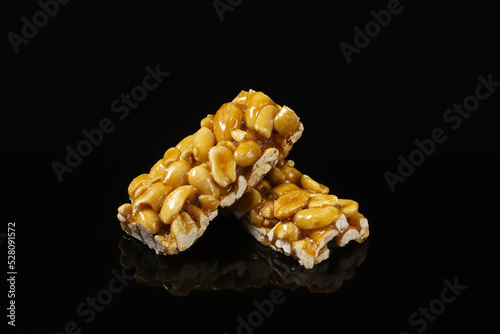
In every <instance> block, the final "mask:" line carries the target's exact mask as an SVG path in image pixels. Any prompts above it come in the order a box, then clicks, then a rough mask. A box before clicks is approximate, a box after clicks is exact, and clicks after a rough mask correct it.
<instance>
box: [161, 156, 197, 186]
mask: <svg viewBox="0 0 500 334" xmlns="http://www.w3.org/2000/svg"><path fill="white" fill-rule="evenodd" d="M190 169H191V166H190V165H189V163H188V162H187V161H185V160H179V161H176V162H174V163H172V164H170V166H168V168H167V169H166V170H165V172H164V173H163V175H162V178H161V179H162V182H163V183H165V184H166V185H168V186H170V187H172V188H173V189H175V188H177V187H180V186H183V185H186V184H187V182H188V177H187V173H188V172H189V170H190Z"/></svg>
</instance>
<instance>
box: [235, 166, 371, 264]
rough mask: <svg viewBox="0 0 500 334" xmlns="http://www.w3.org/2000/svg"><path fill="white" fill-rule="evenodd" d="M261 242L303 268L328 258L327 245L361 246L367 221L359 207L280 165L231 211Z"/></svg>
mask: <svg viewBox="0 0 500 334" xmlns="http://www.w3.org/2000/svg"><path fill="white" fill-rule="evenodd" d="M231 209H232V211H233V212H234V213H235V215H236V216H237V217H239V218H241V219H242V221H243V225H244V226H245V228H246V229H247V230H248V232H249V233H250V234H251V235H252V236H253V237H254V238H255V239H257V240H258V241H259V242H260V243H262V244H264V245H266V246H269V247H270V248H272V249H274V250H276V251H279V252H282V253H284V254H286V255H289V256H292V257H294V258H296V259H297V260H298V261H299V263H300V264H301V265H302V266H304V267H305V268H307V269H310V268H312V267H313V266H314V265H315V264H316V263H320V262H321V261H323V260H325V259H327V258H328V257H329V254H330V251H329V249H328V246H327V244H328V243H329V242H330V241H331V240H333V241H334V242H335V243H336V244H337V245H338V246H340V247H343V246H345V245H346V244H347V243H348V242H349V241H351V240H355V241H357V242H359V243H362V242H363V241H364V240H366V238H367V237H368V235H369V226H368V220H367V219H366V218H365V217H364V216H363V215H362V214H361V213H359V212H358V203H357V202H355V201H353V200H350V199H339V198H338V197H337V196H335V195H333V194H330V190H329V188H328V187H327V186H325V185H323V184H320V183H318V182H316V181H315V180H313V179H312V178H311V177H310V176H308V175H305V174H302V173H301V172H300V171H298V170H297V169H296V168H295V167H294V162H293V161H291V160H288V161H280V162H279V163H278V164H277V165H276V166H275V167H273V168H272V169H271V171H270V172H269V173H268V174H267V175H266V177H265V178H264V179H263V180H261V181H260V182H259V183H258V184H257V185H256V186H255V188H254V189H252V190H251V191H249V192H247V193H245V194H244V195H243V196H242V198H241V199H240V200H238V201H237V202H236V203H235V204H234V205H233V207H232V208H231Z"/></svg>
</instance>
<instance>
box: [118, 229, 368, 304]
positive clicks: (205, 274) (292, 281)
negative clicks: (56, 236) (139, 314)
mask: <svg viewBox="0 0 500 334" xmlns="http://www.w3.org/2000/svg"><path fill="white" fill-rule="evenodd" d="M234 232H235V233H238V232H239V233H241V231H234ZM245 237H246V236H245V235H243V237H242V238H236V239H231V240H230V241H229V243H228V244H226V245H225V247H224V248H223V249H221V250H220V251H214V250H213V249H212V250H209V251H208V252H207V251H206V250H200V249H197V251H194V252H189V253H184V254H179V256H174V257H172V256H168V257H167V256H158V255H156V254H154V253H153V251H152V250H150V249H148V248H147V247H144V246H143V245H142V244H141V243H140V242H138V241H137V240H135V239H132V238H130V237H126V236H122V238H121V239H120V242H119V248H120V263H121V265H122V266H123V267H124V268H127V269H131V268H135V279H136V281H137V282H138V283H140V284H143V285H147V286H152V287H163V288H164V289H165V290H167V291H168V292H169V293H170V294H172V295H175V296H187V295H189V294H190V293H191V292H193V291H195V290H197V291H205V290H214V291H219V290H222V289H229V290H235V291H246V290H249V289H251V288H260V287H263V286H266V285H269V284H272V285H274V286H276V287H278V288H281V289H289V288H292V289H293V288H296V287H297V286H301V287H306V288H307V289H308V290H309V291H311V292H315V293H331V292H334V291H336V290H337V289H338V288H339V287H340V286H342V284H343V282H344V280H348V279H350V278H352V277H353V276H354V274H355V271H356V268H357V267H359V266H360V265H361V264H362V263H363V262H364V260H365V258H366V255H367V252H368V242H365V243H363V244H350V245H349V246H348V247H342V248H337V249H334V250H333V251H332V256H331V257H330V258H329V259H328V260H326V261H323V262H322V263H320V264H319V265H317V266H315V267H314V268H313V269H305V268H304V267H302V266H300V265H299V264H298V263H297V261H295V260H293V259H292V258H290V257H288V256H285V255H283V254H281V253H278V252H275V251H273V250H271V249H270V248H268V247H265V246H262V245H261V244H259V243H257V242H255V241H254V240H253V239H250V238H245ZM203 241H205V239H203ZM209 242H216V240H209ZM226 246H227V247H226Z"/></svg>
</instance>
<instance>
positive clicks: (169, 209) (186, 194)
mask: <svg viewBox="0 0 500 334" xmlns="http://www.w3.org/2000/svg"><path fill="white" fill-rule="evenodd" d="M196 192H197V189H196V187H195V186H192V185H187V186H182V187H179V188H177V189H175V190H174V191H172V192H171V193H170V194H168V196H167V198H166V199H165V201H164V202H163V205H162V207H161V210H160V219H161V221H162V222H163V223H164V224H170V223H172V220H173V218H174V216H175V215H176V214H178V213H179V212H180V211H181V209H182V207H183V206H184V203H185V202H186V201H187V200H192V199H193V198H194V196H195V194H196Z"/></svg>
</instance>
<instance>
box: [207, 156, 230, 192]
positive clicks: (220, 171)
mask: <svg viewBox="0 0 500 334" xmlns="http://www.w3.org/2000/svg"><path fill="white" fill-rule="evenodd" d="M208 163H209V166H210V170H211V171H212V176H213V178H214V180H215V182H217V184H218V185H219V186H221V187H222V188H224V187H226V186H228V185H229V184H231V183H233V182H234V181H236V161H235V160H234V158H233V152H231V151H230V150H229V149H228V148H226V147H224V146H214V147H212V148H211V149H210V151H209V152H208Z"/></svg>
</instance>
